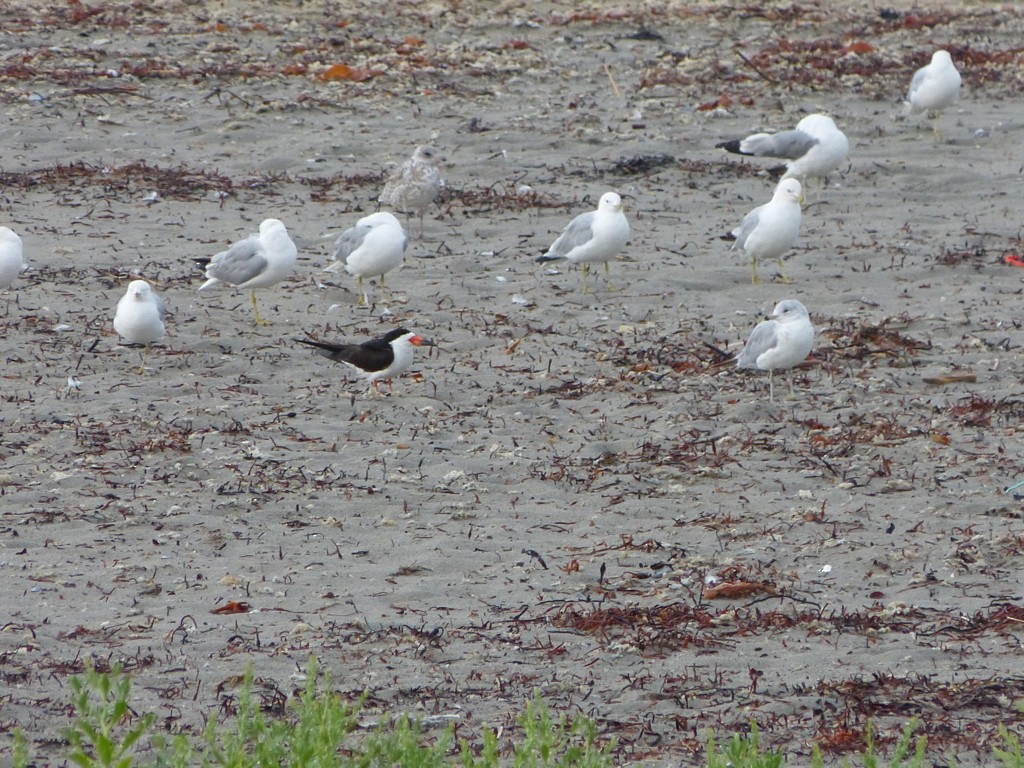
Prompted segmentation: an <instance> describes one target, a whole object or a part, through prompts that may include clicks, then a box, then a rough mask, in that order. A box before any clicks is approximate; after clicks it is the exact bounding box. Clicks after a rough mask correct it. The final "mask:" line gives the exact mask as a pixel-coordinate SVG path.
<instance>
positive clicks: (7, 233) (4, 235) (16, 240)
mask: <svg viewBox="0 0 1024 768" xmlns="http://www.w3.org/2000/svg"><path fill="white" fill-rule="evenodd" d="M0 243H7V244H9V245H15V244H17V245H21V238H20V237H19V236H18V233H17V232H15V231H14V230H13V229H11V228H10V227H0Z"/></svg>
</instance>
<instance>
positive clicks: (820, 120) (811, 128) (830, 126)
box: [796, 113, 839, 136]
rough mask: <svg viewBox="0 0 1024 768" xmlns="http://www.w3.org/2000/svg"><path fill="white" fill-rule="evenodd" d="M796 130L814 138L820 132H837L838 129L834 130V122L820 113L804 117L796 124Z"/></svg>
mask: <svg viewBox="0 0 1024 768" xmlns="http://www.w3.org/2000/svg"><path fill="white" fill-rule="evenodd" d="M796 129H797V130H798V131H803V132H804V133H809V134H811V135H812V136H816V135H817V134H818V133H820V132H821V131H837V130H839V129H838V128H836V121H835V120H833V119H832V118H831V117H829V116H828V115H822V114H820V113H815V114H813V115H808V116H807V117H805V118H804V119H803V120H801V121H800V122H799V123H797V124H796Z"/></svg>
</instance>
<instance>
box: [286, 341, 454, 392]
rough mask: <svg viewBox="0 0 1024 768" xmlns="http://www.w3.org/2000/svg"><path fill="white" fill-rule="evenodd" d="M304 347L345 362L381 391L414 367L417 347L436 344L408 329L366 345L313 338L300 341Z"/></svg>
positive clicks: (337, 361)
mask: <svg viewBox="0 0 1024 768" xmlns="http://www.w3.org/2000/svg"><path fill="white" fill-rule="evenodd" d="M296 341H297V342H299V343H300V344H307V345H309V346H311V347H314V348H315V349H316V351H317V352H319V353H320V354H321V355H323V356H324V357H326V358H327V359H329V360H333V361H334V362H336V363H344V364H345V365H347V366H348V367H350V368H352V369H353V370H355V371H356V373H357V374H358V375H359V376H361V377H362V378H364V379H365V380H366V381H367V383H369V384H372V385H373V388H374V389H375V390H376V391H377V392H380V388H379V384H380V382H381V381H387V382H388V387H389V388H390V386H391V380H392V379H394V378H395V377H396V376H399V375H401V374H403V373H405V371H406V370H407V369H408V368H409V366H410V365H412V357H413V351H414V349H415V348H416V347H433V346H436V345H435V344H434V342H432V341H430V340H429V339H424V338H423V337H422V336H420V335H418V334H416V333H413V332H412V331H410V330H408V329H406V328H396V329H395V330H393V331H390V332H389V333H386V334H384V335H383V336H380V337H378V338H376V339H370V340H369V341H364V342H363V343H362V344H331V343H330V342H326V341H314V340H313V339H296Z"/></svg>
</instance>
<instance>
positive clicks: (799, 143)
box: [716, 114, 850, 181]
mask: <svg viewBox="0 0 1024 768" xmlns="http://www.w3.org/2000/svg"><path fill="white" fill-rule="evenodd" d="M716 146H717V148H718V149H724V150H726V151H727V152H732V153H733V154H737V155H753V156H754V157H775V158H779V159H781V160H785V161H786V173H785V174H784V175H783V176H782V178H784V179H793V178H795V179H800V180H801V181H805V180H806V179H807V178H808V177H811V176H819V177H825V176H828V174H830V173H831V172H832V171H834V170H836V169H838V168H839V166H841V165H842V164H843V163H845V162H846V158H847V157H848V156H849V154H850V142H849V140H848V139H847V138H846V134H845V133H843V132H842V131H841V130H839V128H837V127H836V124H835V121H833V120H832V118H831V117H829V116H828V115H821V114H814V115H808V116H807V117H805V118H804V119H803V120H801V121H800V122H799V123H797V124H796V128H795V129H792V130H788V131H780V132H779V133H755V134H751V135H750V136H747V137H746V138H745V139H740V140H738V141H724V142H722V143H721V144H717V145H716Z"/></svg>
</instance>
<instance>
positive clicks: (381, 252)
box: [324, 211, 409, 305]
mask: <svg viewBox="0 0 1024 768" xmlns="http://www.w3.org/2000/svg"><path fill="white" fill-rule="evenodd" d="M408 247H409V235H408V234H407V233H406V231H405V230H404V229H402V224H401V222H399V221H398V219H396V218H395V216H394V214H392V213H388V212H387V211H381V212H379V213H374V214H371V215H369V216H365V217H363V218H361V219H360V220H359V221H357V222H356V225H355V226H354V227H350V228H349V229H346V230H345V231H344V232H342V233H341V235H339V236H338V239H337V240H336V241H335V243H334V253H333V254H331V258H332V259H333V262H332V263H331V264H330V265H329V266H327V267H326V268H325V269H324V272H333V273H335V274H336V273H338V272H339V271H340V270H341V268H342V267H344V268H345V271H346V272H348V273H349V274H350V275H355V276H356V281H357V286H356V287H357V289H358V291H359V304H360V305H364V304H369V303H370V302H369V299H368V298H367V296H366V292H365V291H364V290H363V278H364V277H380V292H381V296H382V297H383V295H384V275H385V274H387V273H388V272H390V271H391V270H393V269H396V268H397V267H399V266H401V264H402V257H403V256H404V255H405V249H406V248H408Z"/></svg>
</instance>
